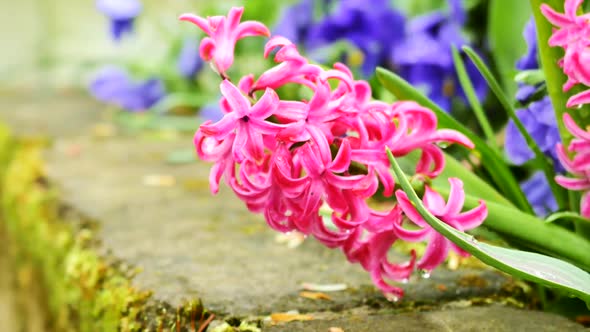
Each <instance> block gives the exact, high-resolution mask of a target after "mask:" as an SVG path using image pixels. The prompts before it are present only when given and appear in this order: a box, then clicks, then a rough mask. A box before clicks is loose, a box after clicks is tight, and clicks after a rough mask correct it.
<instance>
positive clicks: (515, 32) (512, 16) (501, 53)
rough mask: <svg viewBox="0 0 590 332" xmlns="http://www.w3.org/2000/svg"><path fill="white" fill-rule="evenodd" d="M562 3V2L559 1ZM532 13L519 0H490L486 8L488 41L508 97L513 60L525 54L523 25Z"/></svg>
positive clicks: (513, 89) (511, 91) (512, 86)
mask: <svg viewBox="0 0 590 332" xmlns="http://www.w3.org/2000/svg"><path fill="white" fill-rule="evenodd" d="M562 4H563V1H562ZM530 15H531V9H530V7H529V5H528V4H527V3H526V1H522V0H491V1H490V2H489V7H488V42H489V46H490V50H491V52H490V53H491V54H492V56H493V57H494V63H495V64H496V66H497V69H498V71H499V72H500V75H501V81H502V86H503V87H504V91H505V92H506V93H507V94H508V95H509V96H514V93H515V92H516V83H515V82H514V81H513V77H514V74H515V72H516V70H515V67H514V66H515V64H516V61H517V60H518V59H519V58H520V57H521V56H522V55H523V54H524V53H525V51H526V43H525V40H524V38H523V37H522V31H523V27H524V26H525V24H526V21H527V20H528V19H529V17H530Z"/></svg>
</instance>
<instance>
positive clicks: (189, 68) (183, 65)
mask: <svg viewBox="0 0 590 332" xmlns="http://www.w3.org/2000/svg"><path fill="white" fill-rule="evenodd" d="M176 68H177V69H178V71H179V72H180V74H181V75H182V76H183V77H186V78H188V79H190V78H194V77H195V75H196V74H197V73H198V72H199V71H200V70H201V68H203V60H202V59H201V56H200V55H199V47H198V41H197V40H193V39H192V38H187V39H185V40H184V42H183V44H182V48H181V49H180V53H179V54H178V61H177V62H176Z"/></svg>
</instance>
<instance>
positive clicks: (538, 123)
mask: <svg viewBox="0 0 590 332" xmlns="http://www.w3.org/2000/svg"><path fill="white" fill-rule="evenodd" d="M516 116H517V117H518V118H519V119H520V121H521V122H522V124H523V125H524V127H525V129H526V130H527V131H528V132H529V133H530V134H531V136H532V137H533V139H534V140H535V142H537V145H538V146H539V148H540V149H541V151H542V152H543V153H544V154H545V155H547V156H549V157H550V158H551V159H552V160H553V162H554V165H555V169H556V170H557V171H558V172H561V171H563V168H562V166H561V164H560V163H559V161H558V159H557V153H556V150H555V145H556V144H557V143H559V142H561V138H560V136H559V129H558V128H557V121H556V120H555V113H554V112H553V106H552V105H551V99H549V97H544V98H543V99H541V100H539V101H535V102H532V103H531V104H530V105H529V106H528V108H524V109H519V110H517V111H516ZM505 149H506V154H507V155H508V159H510V161H512V162H513V163H514V164H516V165H522V164H524V163H525V162H527V161H529V160H531V159H532V158H534V154H533V151H531V149H530V148H529V147H528V145H527V144H526V141H525V140H524V137H522V135H521V134H520V132H519V131H518V129H517V128H516V126H515V125H514V123H513V122H512V121H510V122H508V127H507V128H506V143H505Z"/></svg>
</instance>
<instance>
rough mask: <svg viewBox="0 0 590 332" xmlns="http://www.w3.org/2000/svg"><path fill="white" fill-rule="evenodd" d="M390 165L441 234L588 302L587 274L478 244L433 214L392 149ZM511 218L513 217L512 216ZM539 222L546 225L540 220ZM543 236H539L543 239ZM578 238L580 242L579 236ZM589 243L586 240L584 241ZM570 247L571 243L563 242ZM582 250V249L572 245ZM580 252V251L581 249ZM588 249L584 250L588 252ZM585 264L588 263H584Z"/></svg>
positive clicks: (525, 254) (502, 265)
mask: <svg viewBox="0 0 590 332" xmlns="http://www.w3.org/2000/svg"><path fill="white" fill-rule="evenodd" d="M387 154H388V157H389V160H390V162H391V166H392V168H393V171H394V173H395V174H396V177H397V178H398V180H399V183H400V185H401V187H402V188H403V190H404V191H405V192H406V194H407V195H408V198H409V199H410V201H411V202H412V204H413V205H414V206H415V207H416V209H417V210H418V212H419V213H420V215H422V217H423V218H424V220H425V221H426V222H427V223H428V224H429V225H430V226H431V227H432V228H433V229H434V230H436V231H437V232H439V233H440V234H442V235H443V236H444V237H446V238H447V239H449V240H450V241H452V242H453V243H455V244H456V245H458V246H459V247H461V248H462V249H463V250H465V251H467V252H469V253H470V254H472V255H473V256H475V257H477V258H478V259H480V260H481V261H482V262H484V263H486V264H488V265H490V266H493V267H495V268H497V269H499V270H501V271H503V272H506V273H508V274H511V275H513V276H515V277H519V278H522V279H526V280H530V281H534V282H537V283H539V284H542V285H544V286H548V287H554V288H557V289H560V290H562V291H565V292H568V293H570V294H573V295H575V296H577V297H579V298H581V299H582V300H584V301H586V302H587V303H589V302H590V274H588V273H587V272H586V271H584V270H582V269H580V268H579V267H577V266H574V265H572V264H570V263H568V262H565V261H562V260H559V259H556V258H553V257H548V256H544V255H541V254H537V253H532V252H526V251H518V250H514V249H507V248H502V247H497V246H493V245H489V244H485V243H480V242H478V241H476V240H475V238H474V237H473V236H471V235H468V234H466V233H463V232H460V231H458V230H456V229H454V228H452V227H451V226H449V225H447V224H446V223H445V222H443V221H441V220H439V219H437V218H436V217H435V216H434V215H432V214H431V213H430V212H429V211H428V209H426V207H425V206H424V204H423V203H422V200H421V199H420V198H419V197H418V195H417V194H416V192H415V191H414V190H413V189H412V186H411V185H410V183H409V182H408V179H407V178H406V177H405V175H404V174H403V172H402V170H401V169H400V167H399V165H398V164H397V162H396V160H395V158H394V157H393V155H392V154H391V151H389V150H387ZM511 218H514V217H511ZM486 222H487V221H486ZM539 225H548V224H544V223H539ZM543 240H545V239H538V241H543ZM580 241H583V239H581V240H580ZM585 242H586V243H587V244H588V245H590V244H589V243H588V242H587V241H585ZM563 245H564V246H569V245H570V244H563ZM571 249H572V250H574V251H582V249H581V248H571ZM582 252H583V251H582ZM587 252H588V251H586V252H583V253H584V254H586V255H587ZM587 267H588V266H587Z"/></svg>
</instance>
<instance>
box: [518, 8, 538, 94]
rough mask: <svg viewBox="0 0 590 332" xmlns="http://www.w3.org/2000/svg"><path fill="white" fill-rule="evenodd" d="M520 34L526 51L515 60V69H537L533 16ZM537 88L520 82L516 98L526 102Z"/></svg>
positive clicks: (535, 32) (535, 33) (535, 34)
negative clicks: (524, 42)
mask: <svg viewBox="0 0 590 332" xmlns="http://www.w3.org/2000/svg"><path fill="white" fill-rule="evenodd" d="M522 35H523V37H524V40H525V41H526V44H527V52H526V54H525V55H523V56H522V57H521V58H520V59H519V60H518V62H516V69H518V70H533V69H539V61H538V59H537V57H538V55H537V53H538V48H537V31H536V28H535V20H534V18H533V17H531V18H530V19H529V21H528V22H527V24H526V25H525V27H524V31H523V33H522ZM537 88H538V87H537V86H532V85H527V84H522V83H520V84H518V90H517V91H516V100H517V101H518V102H519V103H521V104H526V103H527V102H528V101H529V100H530V98H531V97H532V96H533V94H534V93H535V91H537Z"/></svg>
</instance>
